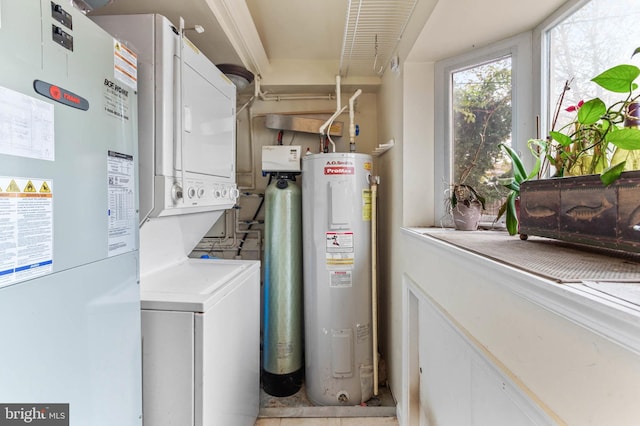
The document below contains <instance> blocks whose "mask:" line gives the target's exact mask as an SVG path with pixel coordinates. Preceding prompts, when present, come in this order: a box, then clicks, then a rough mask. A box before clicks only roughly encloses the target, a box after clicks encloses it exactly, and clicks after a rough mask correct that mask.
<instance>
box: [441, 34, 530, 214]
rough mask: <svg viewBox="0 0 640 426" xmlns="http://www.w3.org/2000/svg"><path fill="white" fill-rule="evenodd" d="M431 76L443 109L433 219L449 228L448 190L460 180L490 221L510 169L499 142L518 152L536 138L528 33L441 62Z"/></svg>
mask: <svg viewBox="0 0 640 426" xmlns="http://www.w3.org/2000/svg"><path fill="white" fill-rule="evenodd" d="M435 73H436V74H435V76H436V79H437V80H436V81H438V80H439V84H436V93H435V102H436V105H442V106H443V107H442V108H440V107H439V108H436V114H435V127H436V128H435V136H436V139H435V140H436V147H435V155H436V162H435V164H436V166H435V167H436V170H435V173H436V175H435V176H436V188H435V193H436V197H438V196H439V195H440V194H441V198H440V199H441V200H442V202H441V203H439V202H438V198H436V220H438V221H439V222H440V223H441V224H442V225H444V226H450V225H451V219H450V218H449V215H448V214H447V209H446V201H445V200H446V198H447V191H448V190H449V188H450V185H451V184H453V183H460V180H464V182H463V183H465V184H467V185H471V186H473V187H474V188H476V189H477V190H478V192H480V193H481V195H482V196H484V198H485V199H486V200H487V203H486V207H487V210H486V212H485V213H486V214H485V216H484V217H483V222H486V223H491V222H493V220H494V219H495V217H496V214H497V212H498V208H499V207H500V205H501V204H502V200H503V196H504V194H505V193H506V191H504V190H503V188H502V186H501V185H500V184H499V178H500V177H503V176H505V175H506V174H508V173H509V170H510V162H509V161H508V160H507V159H506V158H505V156H504V155H503V153H502V150H501V148H500V147H499V144H500V143H506V144H510V145H511V146H512V147H514V148H515V149H516V150H517V151H521V152H522V151H523V150H525V149H527V148H526V142H527V140H528V139H529V138H530V137H532V135H535V133H534V125H533V124H534V123H535V119H534V117H533V113H532V108H531V96H532V95H531V35H530V34H529V33H527V34H523V35H520V36H518V37H514V38H512V39H508V40H505V41H503V42H501V43H497V44H496V45H494V46H491V47H489V48H484V49H478V50H477V51H474V52H472V53H471V54H468V55H464V56H461V57H457V58H452V59H449V60H445V61H442V62H439V63H437V64H436V66H435ZM521 135H522V136H521ZM476 154H477V156H476Z"/></svg>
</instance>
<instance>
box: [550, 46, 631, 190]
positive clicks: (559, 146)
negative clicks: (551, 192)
mask: <svg viewBox="0 0 640 426" xmlns="http://www.w3.org/2000/svg"><path fill="white" fill-rule="evenodd" d="M639 52H640V47H639V48H637V49H636V50H635V51H634V52H633V55H632V57H633V56H635V55H636V54H637V53H639ZM638 76H640V68H638V67H636V66H635V65H625V64H623V65H617V66H614V67H613V68H610V69H608V70H606V71H604V72H602V73H601V74H599V75H598V76H596V77H594V78H593V79H591V81H593V82H594V83H596V84H597V85H599V86H600V87H602V88H603V89H605V90H607V91H610V92H613V93H621V94H622V93H624V94H626V97H625V98H624V99H621V100H618V101H616V102H614V103H612V104H611V105H609V106H607V105H606V104H605V103H604V102H603V101H602V100H601V99H600V98H597V97H596V98H594V99H590V100H588V101H584V102H583V101H581V102H580V103H578V105H573V106H570V107H568V108H566V109H565V110H566V111H568V112H576V116H575V119H573V120H572V121H571V122H569V123H568V124H566V125H564V126H563V127H562V128H560V129H558V130H552V131H550V132H549V140H550V144H549V150H548V152H547V155H545V156H544V157H542V158H543V160H545V161H546V163H545V164H543V166H542V168H543V169H545V168H546V167H547V166H548V165H549V164H550V165H553V166H554V167H555V169H556V174H555V176H572V175H584V174H594V173H599V174H600V179H601V180H602V183H603V184H605V185H609V184H611V183H612V182H614V181H615V180H616V179H618V178H619V177H620V174H621V173H622V172H623V171H625V170H633V169H636V168H637V167H638V164H637V161H633V163H635V164H631V163H632V162H629V164H628V162H627V161H626V158H629V156H628V151H635V150H640V129H639V128H635V127H625V126H624V123H625V121H627V123H629V118H630V115H631V114H637V113H638V112H639V111H640V104H639V103H638V98H639V97H640V95H634V91H635V90H636V89H637V88H638V84H637V83H635V80H636V79H637V78H638ZM569 86H570V84H569V82H567V83H566V84H565V88H564V90H563V92H562V94H561V96H560V99H559V101H558V104H557V106H556V111H555V115H554V119H553V123H552V128H554V129H555V126H556V123H557V120H558V114H559V112H560V109H561V105H562V101H563V99H564V95H565V93H566V92H567V90H569V89H570V87H569ZM636 119H637V117H636ZM632 122H633V121H632ZM637 124H640V121H637ZM616 152H618V153H623V154H624V155H616ZM634 154H636V153H634ZM637 154H638V155H637V158H638V159H640V152H638V153H637ZM625 157H626V158H625ZM633 157H634V158H635V157H636V155H633Z"/></svg>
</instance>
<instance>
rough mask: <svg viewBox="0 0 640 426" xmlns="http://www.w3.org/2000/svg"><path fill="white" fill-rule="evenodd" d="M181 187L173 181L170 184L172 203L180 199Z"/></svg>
mask: <svg viewBox="0 0 640 426" xmlns="http://www.w3.org/2000/svg"><path fill="white" fill-rule="evenodd" d="M182 196H183V195H182V187H181V186H180V185H179V184H178V183H174V184H173V185H172V186H171V199H172V200H173V202H174V203H177V202H178V201H180V200H182Z"/></svg>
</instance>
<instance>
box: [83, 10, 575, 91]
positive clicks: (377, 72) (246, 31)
mask: <svg viewBox="0 0 640 426" xmlns="http://www.w3.org/2000/svg"><path fill="white" fill-rule="evenodd" d="M566 1H567V0H536V1H535V2H530V1H525V0H321V1H320V0H316V1H313V0H180V1H176V0H113V1H112V3H111V4H109V5H107V6H105V7H103V8H101V9H98V10H96V11H93V12H91V13H90V14H96V15H104V14H124V13H152V12H153V13H161V14H163V15H165V16H167V18H169V20H170V21H172V22H173V23H174V25H176V26H178V23H179V18H180V16H182V17H183V18H184V20H185V27H186V28H190V27H194V26H195V25H196V24H197V25H201V26H203V27H204V29H205V32H204V33H202V34H198V33H196V32H195V31H187V33H186V34H187V37H188V38H189V39H190V40H191V41H192V42H193V43H194V44H195V45H196V46H197V47H198V48H199V49H200V50H201V51H202V52H203V53H204V54H205V55H206V56H207V57H209V58H210V59H211V60H212V61H213V62H214V63H216V64H222V63H234V64H242V65H244V66H245V67H246V68H248V69H250V70H251V71H252V72H254V73H256V74H260V75H261V76H262V81H263V83H264V84H271V85H274V86H286V85H291V86H301V85H313V84H320V85H322V84H334V82H335V76H336V75H339V74H340V75H342V77H343V78H344V79H345V80H343V81H346V82H347V83H349V82H351V83H355V84H365V85H367V84H371V85H379V84H380V76H381V72H385V70H386V69H388V66H387V65H388V64H389V61H390V60H391V58H392V57H397V58H398V59H399V61H400V63H402V61H404V60H406V59H408V60H411V61H421V62H433V61H437V60H440V59H443V58H447V57H449V56H452V55H455V54H458V53H462V52H466V51H469V50H472V49H474V48H477V47H480V46H484V45H486V44H488V43H491V42H494V41H497V40H500V39H504V38H507V37H510V36H512V35H515V34H517V33H519V32H522V31H525V30H529V29H532V28H534V27H535V26H536V25H537V24H539V23H540V22H541V21H542V20H543V19H544V18H546V17H547V16H548V15H550V14H551V13H552V12H553V11H554V10H556V9H557V8H558V7H560V6H561V5H563V4H564V3H566ZM368 5H371V8H370V9H367V10H365V6H368ZM349 6H351V9H350V8H349ZM354 7H355V8H360V10H361V11H362V13H361V15H360V16H358V18H357V20H356V21H355V23H354V16H355V13H354ZM403 8H404V9H403ZM400 9H402V11H400ZM396 15H398V16H396ZM348 18H350V19H351V27H349V28H347V27H346V26H345V23H346V22H347V21H348ZM369 18H370V19H371V20H370V21H367V20H366V19H369ZM392 18H393V19H392ZM389 22H391V23H389ZM354 25H355V26H356V29H357V31H358V32H359V34H362V35H363V37H364V39H365V40H366V43H365V45H364V47H363V49H364V53H363V58H362V63H360V59H358V61H355V60H353V56H354V55H352V58H351V62H350V63H349V60H350V58H349V55H347V54H345V46H349V45H354V43H353V40H352V39H348V37H349V36H350V34H351V33H350V31H351V30H352V29H353V27H354ZM345 35H346V36H347V37H345ZM384 37H395V39H391V40H390V41H387V45H386V46H384V47H383V46H382V44H383V38H384ZM345 40H347V41H345ZM383 48H384V49H386V50H385V51H384V54H381V51H382V50H383ZM374 64H375V65H374Z"/></svg>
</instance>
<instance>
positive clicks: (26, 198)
mask: <svg viewBox="0 0 640 426" xmlns="http://www.w3.org/2000/svg"><path fill="white" fill-rule="evenodd" d="M0 253H1V254H2V255H1V256H0V287H3V286H6V285H10V284H13V283H17V282H20V281H24V280H27V279H30V278H34V277H37V276H40V275H46V274H49V273H51V271H52V270H53V182H52V181H51V180H47V179H39V178H21V177H20V178H19V177H9V176H0Z"/></svg>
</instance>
